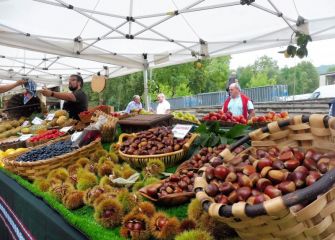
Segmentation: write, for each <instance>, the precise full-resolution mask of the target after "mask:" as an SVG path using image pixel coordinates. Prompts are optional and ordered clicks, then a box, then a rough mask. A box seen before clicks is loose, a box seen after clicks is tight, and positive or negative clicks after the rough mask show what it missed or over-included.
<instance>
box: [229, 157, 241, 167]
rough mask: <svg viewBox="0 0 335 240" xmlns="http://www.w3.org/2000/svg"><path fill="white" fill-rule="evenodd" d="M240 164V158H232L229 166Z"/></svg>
mask: <svg viewBox="0 0 335 240" xmlns="http://www.w3.org/2000/svg"><path fill="white" fill-rule="evenodd" d="M241 162H243V158H242V157H234V158H233V159H232V160H230V161H229V164H231V165H234V166H236V165H238V164H240V163H241Z"/></svg>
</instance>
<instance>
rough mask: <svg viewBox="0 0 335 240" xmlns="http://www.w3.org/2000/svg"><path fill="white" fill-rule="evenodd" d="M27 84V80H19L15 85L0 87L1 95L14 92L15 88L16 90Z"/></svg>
mask: <svg viewBox="0 0 335 240" xmlns="http://www.w3.org/2000/svg"><path fill="white" fill-rule="evenodd" d="M26 82H27V80H23V79H21V80H17V81H16V82H15V83H9V84H4V85H0V93H4V92H8V91H10V90H12V89H13V88H16V87H18V86H20V85H24V84H25V83H26Z"/></svg>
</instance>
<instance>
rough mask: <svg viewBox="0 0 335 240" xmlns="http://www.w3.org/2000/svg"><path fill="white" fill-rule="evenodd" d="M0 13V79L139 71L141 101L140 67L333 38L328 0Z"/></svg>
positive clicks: (103, 1) (43, 80) (27, 8)
mask: <svg viewBox="0 0 335 240" xmlns="http://www.w3.org/2000/svg"><path fill="white" fill-rule="evenodd" d="M0 16H1V17H0V45H2V46H1V47H0V56H1V57H2V58H0V79H9V80H10V79H16V78H19V77H22V76H28V77H31V78H33V79H36V80H37V81H38V82H40V84H46V85H51V84H56V85H57V84H61V82H62V80H66V76H67V75H69V74H72V73H75V72H80V73H81V74H82V75H83V76H84V78H85V80H86V81H89V80H90V77H91V76H92V75H93V74H96V73H97V72H101V73H102V74H106V75H107V76H109V77H116V76H121V75H125V74H129V73H133V72H137V71H144V78H145V79H144V80H145V81H144V84H145V96H147V95H148V94H147V91H148V90H147V70H148V68H158V67H163V66H168V65H174V64H178V63H184V62H189V61H195V60H197V59H201V58H206V57H215V56H221V55H228V54H233V53H240V52H246V51H253V50H258V49H265V48H272V47H277V46H287V45H288V44H289V43H291V42H293V43H294V41H295V39H294V38H293V39H292V36H294V34H293V33H294V32H295V31H301V32H304V33H308V34H310V35H311V37H312V39H313V41H315V40H322V39H329V38H334V37H335V1H332V0H319V1H313V0H255V1H250V0H241V1H233V0H164V1H163V0H114V1H110V0H94V1H93V0H64V1H63V0H29V1H20V0H10V1H8V0H1V1H0ZM299 16H300V17H299ZM18 49H21V50H18ZM22 49H24V50H22ZM145 101H146V102H147V101H148V99H147V97H146V99H145Z"/></svg>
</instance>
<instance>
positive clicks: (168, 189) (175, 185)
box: [146, 169, 196, 198]
mask: <svg viewBox="0 0 335 240" xmlns="http://www.w3.org/2000/svg"><path fill="white" fill-rule="evenodd" d="M195 177H196V173H194V172H193V171H192V170H187V169H184V170H181V171H180V172H176V173H174V174H172V175H171V176H170V177H168V178H166V179H164V182H163V184H162V185H161V186H160V187H159V188H155V187H149V188H148V189H147V190H146V191H147V194H148V195H149V196H151V197H153V198H161V197H164V196H167V195H169V194H173V193H183V192H193V186H194V179H195Z"/></svg>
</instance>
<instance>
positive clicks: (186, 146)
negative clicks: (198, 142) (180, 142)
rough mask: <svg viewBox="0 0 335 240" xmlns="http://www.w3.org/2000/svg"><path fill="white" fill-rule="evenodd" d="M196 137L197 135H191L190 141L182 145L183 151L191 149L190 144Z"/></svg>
mask: <svg viewBox="0 0 335 240" xmlns="http://www.w3.org/2000/svg"><path fill="white" fill-rule="evenodd" d="M198 136H199V134H196V133H192V134H191V137H190V139H189V140H188V141H187V142H186V143H185V144H184V146H183V149H184V150H185V151H187V150H188V149H189V148H190V147H191V144H192V143H193V141H194V139H196V138H197V137H198Z"/></svg>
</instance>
